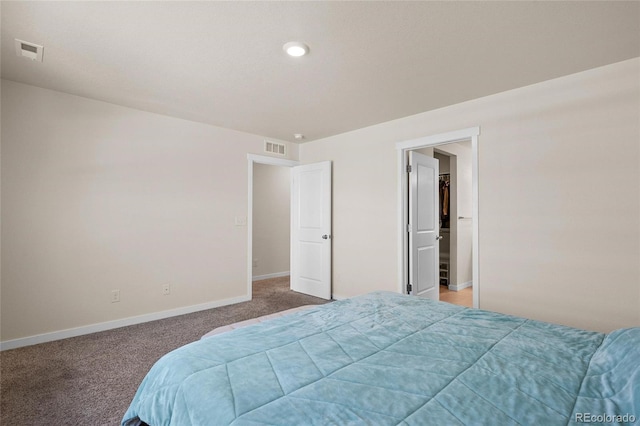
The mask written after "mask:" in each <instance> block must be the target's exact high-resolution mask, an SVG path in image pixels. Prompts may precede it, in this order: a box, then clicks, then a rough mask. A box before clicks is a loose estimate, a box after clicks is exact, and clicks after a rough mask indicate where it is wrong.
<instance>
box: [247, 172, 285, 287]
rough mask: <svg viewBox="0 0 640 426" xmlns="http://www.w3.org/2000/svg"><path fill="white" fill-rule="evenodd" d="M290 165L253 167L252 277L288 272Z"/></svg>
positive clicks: (265, 276)
mask: <svg viewBox="0 0 640 426" xmlns="http://www.w3.org/2000/svg"><path fill="white" fill-rule="evenodd" d="M290 216H291V168H289V167H278V166H272V165H267V164H259V163H255V164H254V166H253V262H254V265H255V264H256V261H257V265H255V266H254V267H253V277H254V279H256V278H268V277H269V276H271V275H274V274H275V275H282V274H285V275H286V274H288V272H289V258H290V250H289V246H290V234H291V232H290V231H291V225H290V220H289V219H290Z"/></svg>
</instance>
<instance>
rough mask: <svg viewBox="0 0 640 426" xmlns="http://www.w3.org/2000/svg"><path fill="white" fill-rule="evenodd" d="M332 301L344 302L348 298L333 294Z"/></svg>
mask: <svg viewBox="0 0 640 426" xmlns="http://www.w3.org/2000/svg"><path fill="white" fill-rule="evenodd" d="M331 299H332V300H344V299H348V297H346V296H340V295H339V294H335V293H333V294H332V295H331Z"/></svg>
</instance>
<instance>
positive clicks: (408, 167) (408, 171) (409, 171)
mask: <svg viewBox="0 0 640 426" xmlns="http://www.w3.org/2000/svg"><path fill="white" fill-rule="evenodd" d="M407 173H411V164H407Z"/></svg>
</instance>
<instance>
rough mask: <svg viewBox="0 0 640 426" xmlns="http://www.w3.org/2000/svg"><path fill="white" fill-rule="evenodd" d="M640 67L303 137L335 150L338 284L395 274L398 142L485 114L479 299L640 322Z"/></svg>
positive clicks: (509, 309)
mask: <svg viewBox="0 0 640 426" xmlns="http://www.w3.org/2000/svg"><path fill="white" fill-rule="evenodd" d="M470 66H472V64H470ZM639 75H640V59H639V58H636V59H632V60H629V61H624V62H621V63H617V64H613V65H610V66H606V67H602V68H597V69H593V70H589V71H586V72H582V73H579V74H574V75H570V76H567V77H563V78H559V79H555V80H551V81H547V82H543V83H540V84H536V85H532V86H528V87H524V88H520V89H516V90H512V91H508V92H504V93H501V94H497V95H493V96H489V97H485V98H481V99H477V100H473V101H470V102H465V103H462V104H458V105H454V106H451V107H447V108H442V109H439V110H435V111H430V112H425V113H423V114H418V115H415V116H411V117H406V118H403V119H399V120H395V121H391V122H387V123H382V124H379V125H376V126H372V127H368V128H365V129H360V130H357V131H354V132H349V133H345V134H342V135H338V136H334V137H330V138H326V139H323V140H319V141H314V142H309V143H306V144H303V145H302V146H301V147H300V159H301V160H302V162H304V163H311V162H315V161H322V160H333V190H334V192H333V194H334V195H333V197H334V199H333V226H334V229H333V235H334V239H333V248H334V252H333V262H334V263H333V268H334V269H333V286H334V294H336V295H339V296H341V297H345V296H353V295H356V294H361V293H365V292H368V291H372V290H389V291H397V290H398V288H399V283H398V282H397V277H398V270H399V267H400V265H398V249H399V247H398V235H397V233H398V206H397V205H396V204H397V202H398V194H397V190H398V189H397V188H398V187H397V182H398V170H396V168H397V166H396V155H397V154H396V151H395V149H394V144H395V143H396V142H399V141H405V140H410V139H416V138H419V137H423V136H428V135H434V134H439V133H443V132H448V131H453V130H459V129H464V128H469V127H473V126H480V127H481V134H480V137H479V208H480V213H479V226H480V229H479V234H480V235H479V246H480V248H479V263H480V264H479V274H480V277H479V278H480V298H479V299H480V307H481V308H485V309H490V310H495V311H500V312H506V313H512V314H517V315H523V316H527V317H532V318H536V319H541V320H546V321H552V322H557V323H562V324H567V325H572V326H577V327H582V328H587V329H594V330H603V331H607V330H611V329H614V328H618V327H623V326H638V325H640V262H639V259H640V164H639V163H640V143H639V140H640V123H639V121H640V78H638V76H639Z"/></svg>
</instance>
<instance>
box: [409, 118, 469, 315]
mask: <svg viewBox="0 0 640 426" xmlns="http://www.w3.org/2000/svg"><path fill="white" fill-rule="evenodd" d="M479 130H480V129H479V128H470V129H465V130H461V131H458V132H451V133H447V134H442V135H435V136H431V137H425V138H420V139H416V140H411V141H406V142H401V143H398V144H397V145H396V149H397V150H398V154H399V155H398V163H399V170H400V171H401V176H400V179H399V182H400V189H399V195H400V208H401V214H400V217H401V225H400V235H401V242H400V244H402V247H401V252H402V260H401V262H402V263H401V265H402V271H401V278H400V289H401V290H400V291H401V292H403V293H404V292H406V289H407V287H408V286H407V284H410V283H409V282H408V279H409V270H410V267H411V265H410V257H409V253H408V237H407V235H408V234H407V229H411V228H410V227H409V226H408V224H409V214H408V202H407V193H408V188H409V177H408V175H409V173H408V170H407V167H406V165H407V158H408V154H409V152H410V151H417V152H419V153H421V154H423V155H427V156H431V157H433V158H436V159H438V160H439V167H438V168H439V174H440V176H439V178H440V182H439V183H440V185H441V188H442V191H441V193H440V194H439V195H440V197H439V198H440V200H441V206H440V207H441V208H440V229H439V231H440V232H438V235H439V238H440V237H441V240H440V247H439V248H440V251H441V252H442V256H441V257H440V258H439V260H440V262H438V263H436V267H437V268H438V269H439V270H438V273H439V276H440V279H441V280H440V283H441V285H440V289H441V292H440V293H441V295H442V296H443V297H442V299H443V300H444V301H449V302H453V303H456V304H464V305H467V306H469V305H470V306H473V307H476V308H478V307H479V280H478V175H477V158H478V157H477V153H478V134H479ZM445 198H446V200H445ZM464 299H466V300H464ZM468 299H471V300H472V303H469V302H468Z"/></svg>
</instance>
